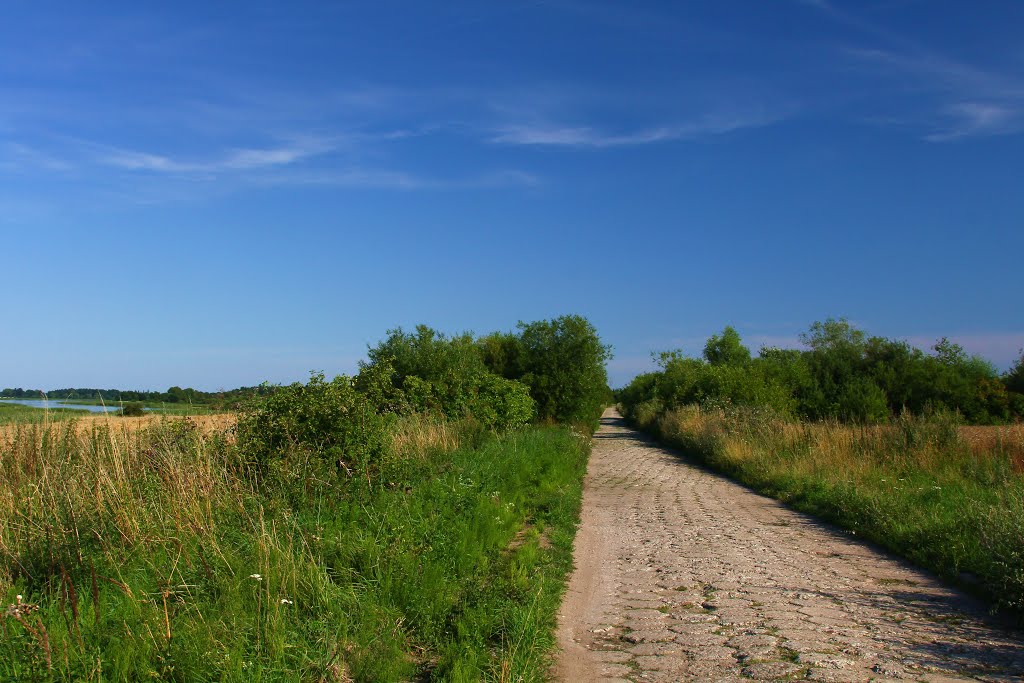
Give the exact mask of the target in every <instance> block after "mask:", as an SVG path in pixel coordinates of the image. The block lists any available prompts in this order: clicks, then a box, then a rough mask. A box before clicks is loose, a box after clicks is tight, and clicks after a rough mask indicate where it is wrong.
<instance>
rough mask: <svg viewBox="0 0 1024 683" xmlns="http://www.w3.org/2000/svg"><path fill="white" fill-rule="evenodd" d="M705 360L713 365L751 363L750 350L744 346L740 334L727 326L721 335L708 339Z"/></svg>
mask: <svg viewBox="0 0 1024 683" xmlns="http://www.w3.org/2000/svg"><path fill="white" fill-rule="evenodd" d="M704 360H706V361H707V362H709V363H711V364H712V365H743V364H745V363H748V362H750V349H748V348H747V347H746V346H744V345H743V341H742V340H741V339H740V333H739V332H737V331H736V330H735V329H734V328H733V327H731V326H728V325H727V326H726V327H725V329H724V330H722V334H721V335H717V334H713V335H711V337H709V338H708V343H707V344H705V345H704Z"/></svg>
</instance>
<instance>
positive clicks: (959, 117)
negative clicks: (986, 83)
mask: <svg viewBox="0 0 1024 683" xmlns="http://www.w3.org/2000/svg"><path fill="white" fill-rule="evenodd" d="M944 112H945V114H946V116H947V118H948V119H949V122H948V124H947V125H945V126H944V127H943V129H942V130H939V131H936V132H934V133H931V134H929V135H927V136H925V139H926V140H929V141H931V142H946V141H948V140H956V139H957V138H963V137H967V136H972V135H999V134H1005V133H1014V132H1017V131H1019V130H1021V128H1024V103H1022V104H1021V106H1019V107H1014V106H1009V105H1007V104H993V103H989V102H957V103H955V104H950V105H948V106H946V107H945V109H944Z"/></svg>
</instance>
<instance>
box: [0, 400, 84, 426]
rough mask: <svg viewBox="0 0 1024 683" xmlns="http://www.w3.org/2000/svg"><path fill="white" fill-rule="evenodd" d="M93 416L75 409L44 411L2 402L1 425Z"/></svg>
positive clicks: (0, 409)
mask: <svg viewBox="0 0 1024 683" xmlns="http://www.w3.org/2000/svg"><path fill="white" fill-rule="evenodd" d="M91 414H93V413H90V412H89V411H88V410H75V409H73V408H55V409H53V410H43V409H41V408H32V407H31V406H23V405H20V404H18V403H6V402H4V401H0V425H5V424H37V423H41V422H55V421H59V420H67V419H71V418H75V417H83V416H85V415H91Z"/></svg>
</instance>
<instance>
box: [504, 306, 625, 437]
mask: <svg viewBox="0 0 1024 683" xmlns="http://www.w3.org/2000/svg"><path fill="white" fill-rule="evenodd" d="M519 329H520V331H521V334H520V340H521V344H522V347H521V350H520V353H521V357H520V363H521V368H522V371H523V375H522V378H521V381H522V382H523V383H524V384H526V385H527V386H529V387H530V395H531V396H533V400H534V401H536V402H537V415H538V416H539V417H540V418H541V419H546V420H555V421H558V422H563V423H571V422H580V423H586V424H590V425H596V424H597V420H598V418H600V416H601V411H602V409H603V408H604V404H605V401H606V400H607V395H608V374H607V372H606V371H605V362H606V361H608V360H609V359H610V358H611V357H612V353H611V347H610V346H607V345H605V344H602V343H601V338H600V337H599V336H598V334H597V330H596V329H594V326H593V325H591V324H590V322H589V321H588V320H587V319H586V318H584V317H582V316H578V315H564V316H562V317H560V318H555V319H553V320H541V321H538V322H533V323H522V322H521V323H519Z"/></svg>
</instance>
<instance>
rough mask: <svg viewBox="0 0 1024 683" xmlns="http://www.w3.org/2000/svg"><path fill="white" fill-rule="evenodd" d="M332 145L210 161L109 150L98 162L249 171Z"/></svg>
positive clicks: (239, 152)
mask: <svg viewBox="0 0 1024 683" xmlns="http://www.w3.org/2000/svg"><path fill="white" fill-rule="evenodd" d="M332 149H333V146H332V145H330V144H327V143H325V142H322V141H317V142H313V143H306V144H299V145H291V146H283V147H269V148H262V149H260V148H240V149H233V150H230V151H228V152H227V153H225V154H224V155H222V156H220V157H217V158H214V159H207V160H198V161H188V160H182V159H175V158H173V157H169V156H165V155H162V154H152V153H148V152H140V151H136V150H130V149H119V148H108V150H107V151H106V152H105V153H103V154H101V155H100V156H99V157H98V158H97V159H96V160H97V161H98V162H99V163H100V164H102V165H105V166H114V167H117V168H122V169H127V170H130V171H152V172H156V173H217V172H224V171H247V170H253V169H260V168H267V167H273V166H286V165H289V164H293V163H296V162H299V161H302V160H305V159H308V158H310V157H313V156H317V155H320V154H324V153H327V152H330V151H332Z"/></svg>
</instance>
